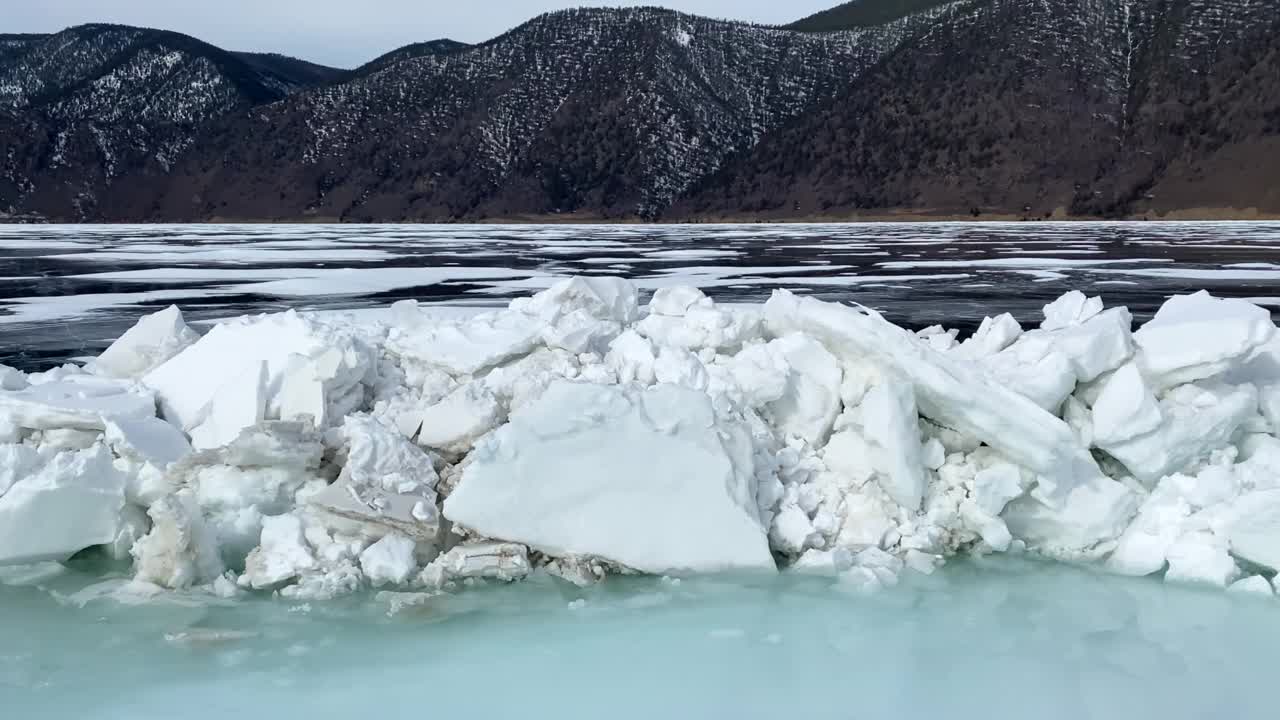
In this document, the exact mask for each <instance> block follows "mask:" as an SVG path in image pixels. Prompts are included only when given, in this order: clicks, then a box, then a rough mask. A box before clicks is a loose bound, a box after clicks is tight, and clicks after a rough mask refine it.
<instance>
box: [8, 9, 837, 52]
mask: <svg viewBox="0 0 1280 720" xmlns="http://www.w3.org/2000/svg"><path fill="white" fill-rule="evenodd" d="M840 2H841V0H667V1H666V2H662V1H661V0H650V1H649V2H639V3H637V2H618V1H617V0H596V1H595V2H590V1H588V2H582V1H579V2H574V1H573V0H354V1H351V0H343V1H342V2H339V1H338V0H0V6H4V7H3V11H0V32H11V33H23V32H56V31H58V30H61V29H63V28H65V27H67V26H70V25H79V24H81V23H87V22H113V23H123V24H126V25H143V26H147V27H156V28H163V29H165V30H177V31H178V32H183V33H186V34H188V35H194V36H196V37H198V38H200V39H201V40H205V41H207V42H211V43H213V44H214V45H218V46H220V47H223V48H226V49H228V50H252V51H260V52H263V51H270V52H281V53H284V54H286V55H294V56H296V57H300V58H303V59H305V60H312V61H314V62H322V63H326V64H330V65H338V66H342V67H354V66H355V65H359V64H361V63H363V62H365V61H367V60H371V59H373V58H374V57H376V56H378V55H381V54H382V53H384V52H386V51H388V50H391V49H393V48H396V47H399V46H401V45H407V44H409V43H412V42H420V41H423V40H434V39H436V38H442V37H448V38H453V39H455V40H461V41H464V42H473V43H474V42H480V41H482V40H487V39H489V38H491V37H493V36H495V35H498V34H500V33H502V32H503V31H504V30H507V29H510V28H511V27H514V26H516V25H518V24H520V23H521V22H524V21H525V20H528V19H529V18H531V17H533V16H535V15H537V14H539V13H542V12H546V11H547V10H559V9H563V8H569V7H579V6H584V5H586V6H595V7H600V6H613V7H617V6H626V5H636V4H657V5H664V6H666V7H670V8H673V9H676V10H682V11H684V12H689V13H696V14H699V15H710V16H712V17H730V18H734V19H738V20H751V21H754V22H761V23H785V22H790V21H792V20H797V19H799V18H801V17H804V16H806V15H809V14H812V13H814V12H817V11H819V10H823V9H826V8H828V7H831V6H834V5H839V4H840Z"/></svg>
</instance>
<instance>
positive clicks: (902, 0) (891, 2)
mask: <svg viewBox="0 0 1280 720" xmlns="http://www.w3.org/2000/svg"><path fill="white" fill-rule="evenodd" d="M949 2H951V0H853V2H847V3H845V4H843V5H837V6H836V7H833V8H831V9H830V10H823V11H822V12H819V13H814V14H813V15H810V16H809V17H807V18H803V19H801V20H797V21H796V22H793V23H791V24H790V25H787V26H786V27H787V29H789V30H800V31H802V32H829V31H832V30H852V29H854V28H861V27H875V26H876V25H884V24H885V23H889V22H893V21H894V20H898V19H900V18H904V17H906V16H908V15H913V14H915V13H918V12H921V11H924V10H929V9H932V8H935V7H938V6H940V5H946V4H947V3H949Z"/></svg>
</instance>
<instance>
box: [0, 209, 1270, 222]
mask: <svg viewBox="0 0 1280 720" xmlns="http://www.w3.org/2000/svg"><path fill="white" fill-rule="evenodd" d="M1147 221H1150V222H1233V221H1234V222H1249V221H1256V222H1276V221H1280V212H1269V211H1260V210H1258V209H1257V208H1187V209H1182V210H1170V211H1166V212H1151V213H1145V214H1132V215H1127V216H1124V217H1114V218H1102V217H1091V216H1083V215H1067V214H1065V213H1060V212H1055V213H1053V214H1051V215H1048V216H1028V215H1020V214H1014V213H1006V212H990V213H988V212H982V213H980V214H978V215H974V214H972V213H957V212H948V211H937V212H934V211H925V210H911V211H882V212H874V213H866V214H857V213H854V214H834V215H804V216H787V215H779V216H769V215H762V216H755V215H751V216H747V215H725V216H705V217H695V218H681V219H674V218H661V219H657V220H644V219H641V218H623V219H619V218H606V217H601V216H599V215H594V214H589V213H560V214H545V215H516V216H507V217H500V218H473V219H466V220H372V221H365V220H344V219H342V218H337V217H315V216H309V217H300V218H274V219H265V218H235V217H213V218H208V219H204V220H128V221H126V220H112V221H88V222H81V221H70V222H68V221H60V220H46V219H44V218H36V217H32V216H24V217H19V218H7V217H2V216H0V225H26V224H34V225H42V224H47V225H717V224H723V225H808V224H869V225H874V224H885V223H943V222H966V223H968V222H972V223H982V222H1009V223H1021V222H1139V223H1140V222H1147Z"/></svg>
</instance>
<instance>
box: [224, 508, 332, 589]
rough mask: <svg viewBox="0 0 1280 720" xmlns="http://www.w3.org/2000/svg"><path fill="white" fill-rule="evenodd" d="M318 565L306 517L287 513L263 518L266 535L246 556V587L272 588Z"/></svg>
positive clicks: (242, 580) (263, 535) (243, 580)
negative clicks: (304, 524) (305, 529)
mask: <svg viewBox="0 0 1280 720" xmlns="http://www.w3.org/2000/svg"><path fill="white" fill-rule="evenodd" d="M315 566H316V559H315V556H313V555H312V554H311V548H310V547H308V546H307V541H306V539H305V538H304V537H303V534H302V520H301V519H299V518H298V516H297V515H294V514H292V513H286V514H284V515H277V516H275V517H266V518H263V519H262V538H261V542H260V543H259V545H258V547H256V548H254V550H253V552H251V553H249V557H248V558H247V559H246V560H245V564H244V574H243V575H241V576H240V584H241V586H243V587H251V588H253V589H254V590H269V589H274V588H278V587H280V586H281V585H284V584H285V583H287V582H289V581H290V580H294V579H295V578H297V577H298V576H299V575H301V574H302V573H304V572H306V571H307V570H311V569H313V568H314V567H315Z"/></svg>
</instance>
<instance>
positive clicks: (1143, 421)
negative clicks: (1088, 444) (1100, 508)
mask: <svg viewBox="0 0 1280 720" xmlns="http://www.w3.org/2000/svg"><path fill="white" fill-rule="evenodd" d="M1130 380H1131V378H1130ZM1112 381H1113V382H1108V384H1107V388H1108V389H1107V391H1105V392H1104V394H1103V395H1102V396H1101V397H1100V398H1099V402H1102V400H1104V399H1106V400H1107V404H1106V405H1104V406H1103V407H1104V414H1103V416H1102V417H1103V418H1107V417H1109V416H1108V415H1107V413H1108V412H1112V411H1114V412H1120V410H1121V409H1123V408H1122V407H1121V406H1131V405H1132V404H1133V403H1138V405H1139V408H1138V409H1137V410H1134V411H1133V412H1132V413H1130V414H1131V415H1132V416H1133V417H1134V422H1135V426H1134V427H1135V428H1140V427H1147V426H1149V425H1150V420H1151V418H1153V417H1155V415H1154V414H1153V413H1152V411H1151V410H1150V407H1149V406H1148V407H1147V408H1146V409H1142V407H1141V406H1143V405H1147V404H1148V400H1147V399H1145V398H1144V397H1142V396H1141V395H1140V393H1141V390H1135V388H1134V386H1133V385H1132V384H1131V383H1130V381H1128V380H1126V379H1125V377H1120V378H1119V379H1117V378H1114V377H1113V378H1112ZM1113 384H1115V385H1117V388H1116V389H1115V390H1114V391H1112V390H1110V388H1111V387H1112V385H1113ZM1121 393H1129V394H1133V395H1135V397H1129V398H1127V399H1123V402H1121V400H1117V401H1116V402H1115V403H1114V404H1113V403H1112V402H1111V398H1113V397H1115V396H1116V395H1119V394H1121ZM1257 408H1258V393H1257V391H1256V390H1254V388H1253V386H1252V385H1241V386H1238V387H1236V386H1231V385H1225V384H1222V383H1193V384H1190V385H1182V386H1180V387H1177V388H1174V389H1173V390H1170V391H1169V392H1168V393H1166V395H1165V397H1164V398H1163V399H1162V400H1161V401H1160V403H1159V416H1160V417H1161V418H1163V419H1162V421H1161V422H1160V424H1159V426H1157V427H1156V428H1155V429H1154V430H1151V431H1150V432H1147V433H1145V434H1142V435H1138V436H1135V437H1131V438H1124V439H1122V440H1119V441H1108V440H1107V439H1106V438H1097V439H1096V440H1095V442H1096V443H1097V444H1098V447H1100V448H1102V449H1103V450H1106V451H1107V452H1108V453H1109V454H1110V455H1111V456H1112V457H1114V458H1115V459H1117V460H1119V461H1120V462H1122V463H1124V466H1125V467H1126V468H1127V469H1128V470H1129V472H1131V473H1133V476H1134V477H1136V478H1138V479H1139V480H1143V481H1145V482H1148V483H1150V482H1154V481H1156V480H1159V479H1160V478H1162V477H1164V476H1165V475H1168V474H1170V473H1173V472H1177V471H1179V470H1181V469H1182V468H1184V467H1186V466H1187V464H1188V463H1190V462H1191V461H1193V460H1196V459H1197V458H1199V457H1201V456H1203V455H1205V454H1207V453H1208V452H1209V451H1211V450H1216V449H1218V448H1221V447H1223V446H1225V445H1226V444H1227V443H1228V441H1229V440H1230V439H1231V436H1232V435H1234V434H1235V432H1236V431H1237V430H1239V429H1240V426H1241V425H1242V424H1244V423H1245V422H1246V421H1247V420H1249V419H1250V418H1251V417H1254V416H1255V415H1256V414H1257ZM1096 416H1097V409H1096V408H1095V417H1096ZM1095 423H1096V419H1095ZM1095 432H1096V430H1095ZM1115 434H1116V436H1117V437H1123V436H1124V435H1125V434H1127V432H1125V431H1124V428H1123V427H1117V428H1116V429H1115Z"/></svg>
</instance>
